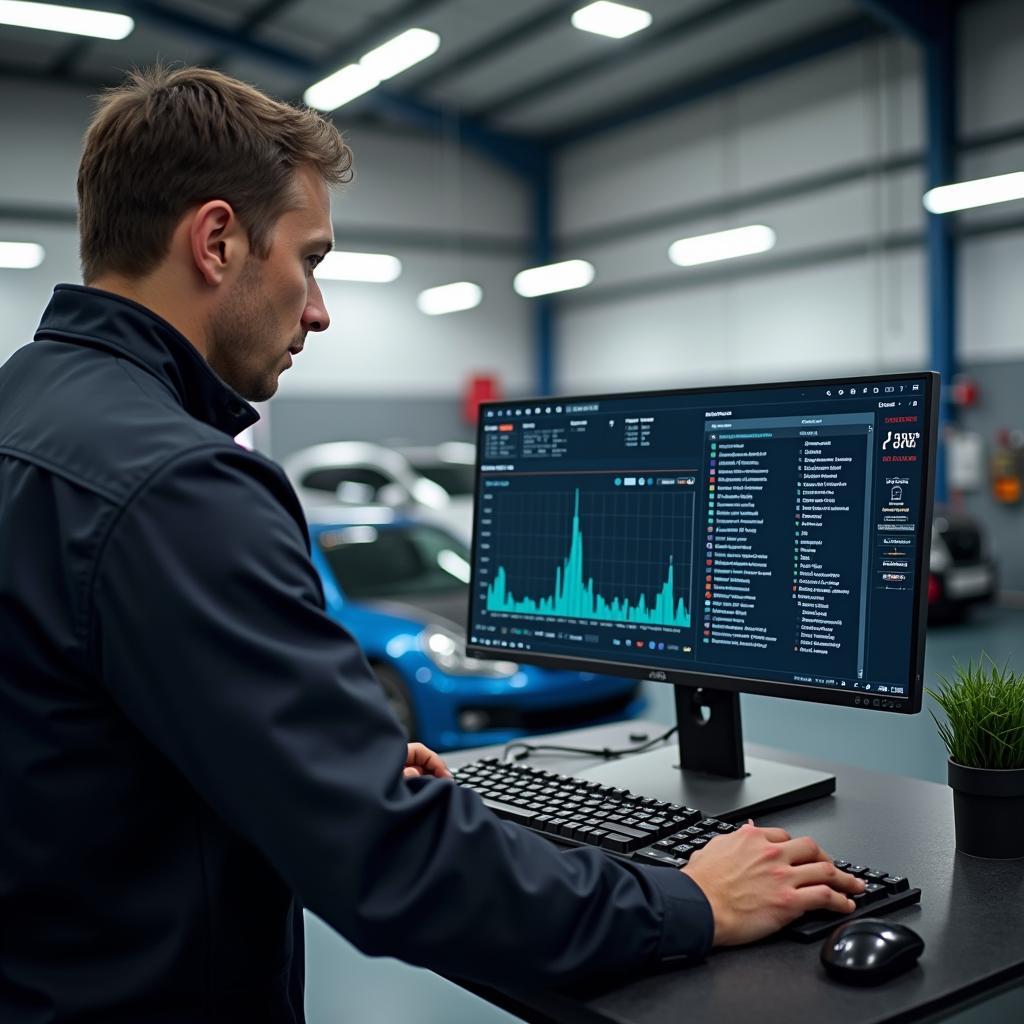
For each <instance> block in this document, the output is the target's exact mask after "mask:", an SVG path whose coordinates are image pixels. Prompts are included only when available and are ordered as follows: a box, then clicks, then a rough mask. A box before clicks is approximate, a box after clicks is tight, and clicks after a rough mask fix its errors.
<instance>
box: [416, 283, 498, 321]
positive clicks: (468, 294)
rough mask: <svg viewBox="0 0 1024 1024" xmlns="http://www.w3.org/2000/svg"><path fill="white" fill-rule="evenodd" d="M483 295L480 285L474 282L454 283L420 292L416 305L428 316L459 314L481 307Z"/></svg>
mask: <svg viewBox="0 0 1024 1024" xmlns="http://www.w3.org/2000/svg"><path fill="white" fill-rule="evenodd" d="M483 294H484V293H483V289H482V288H481V287H480V285H478V284H473V282H472V281H453V282H452V283H451V284H440V285H438V286H437V287H436V288H427V289H425V290H424V291H422V292H420V294H419V297H418V298H417V299H416V305H417V306H419V309H420V312H421V313H426V314H427V316H440V315H441V314H442V313H458V312H461V311H462V310H464V309H473V308H474V307H475V306H479V305H480V300H481V298H483Z"/></svg>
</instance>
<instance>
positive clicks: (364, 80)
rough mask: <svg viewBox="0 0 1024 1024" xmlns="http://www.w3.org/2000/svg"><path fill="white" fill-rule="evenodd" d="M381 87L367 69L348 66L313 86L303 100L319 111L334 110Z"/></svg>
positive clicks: (306, 92) (352, 65) (356, 65)
mask: <svg viewBox="0 0 1024 1024" xmlns="http://www.w3.org/2000/svg"><path fill="white" fill-rule="evenodd" d="M378 85H380V79H379V78H378V77H377V76H376V75H372V74H370V72H369V71H367V70H366V68H364V67H361V66H360V65H358V64H346V65H345V67H343V68H341V69H340V70H339V71H335V72H334V74H333V75H328V76H327V77H326V78H324V79H323V80H321V81H319V82H317V83H316V84H315V85H311V86H310V87H309V88H308V89H307V90H306V91H305V92H304V93H303V94H302V98H303V100H305V102H306V103H308V104H309V106H311V107H316V109H317V110H334V109H335V107H340V106H341V105H342V104H343V103H348V102H349V100H354V99H355V98H356V97H357V96H362V95H363V93H364V92H369V91H370V90H371V89H376V88H377V86H378Z"/></svg>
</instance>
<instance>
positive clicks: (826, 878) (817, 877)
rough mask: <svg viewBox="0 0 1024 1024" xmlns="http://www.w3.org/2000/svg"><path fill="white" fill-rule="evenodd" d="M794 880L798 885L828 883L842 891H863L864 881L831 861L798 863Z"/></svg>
mask: <svg viewBox="0 0 1024 1024" xmlns="http://www.w3.org/2000/svg"><path fill="white" fill-rule="evenodd" d="M793 881H794V882H795V884H796V885H798V886H811V885H822V884H824V885H828V886H831V887H832V888H833V889H838V890H840V891H841V892H844V893H846V892H849V893H853V892H863V891H864V882H863V880H862V879H860V878H857V877H856V876H855V875H848V874H847V873H846V872H845V871H840V870H839V869H838V868H837V867H836V866H835V865H834V864H833V863H832V862H831V861H822V860H819V861H814V862H813V863H811V864H797V865H796V866H795V867H794V868H793Z"/></svg>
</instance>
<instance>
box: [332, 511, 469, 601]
mask: <svg viewBox="0 0 1024 1024" xmlns="http://www.w3.org/2000/svg"><path fill="white" fill-rule="evenodd" d="M317 542H318V543H319V545H320V550H321V551H322V552H323V553H324V556H325V557H326V559H327V562H328V564H329V565H330V567H331V572H332V573H333V574H334V578H335V579H336V580H337V581H338V586H339V587H341V589H342V590H343V591H344V593H345V594H346V596H348V597H351V598H356V599H359V598H382V597H406V596H410V595H416V594H443V593H457V592H459V591H462V590H465V588H466V584H467V583H469V552H468V551H467V550H466V548H465V547H464V546H463V545H462V544H460V543H459V542H458V541H457V540H456V539H455V538H454V537H451V536H449V535H448V534H447V533H445V532H444V531H443V530H438V529H436V528H435V527H433V526H427V525H424V524H421V523H416V524H412V525H407V526H388V527H376V526H342V527H338V528H337V529H333V530H324V531H322V532H321V533H320V534H319V536H318V538H317Z"/></svg>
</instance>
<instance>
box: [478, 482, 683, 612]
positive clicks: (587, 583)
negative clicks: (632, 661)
mask: <svg viewBox="0 0 1024 1024" xmlns="http://www.w3.org/2000/svg"><path fill="white" fill-rule="evenodd" d="M583 546H584V538H583V530H582V529H581V527H580V492H579V491H578V490H577V491H576V503H575V506H574V509H573V516H572V535H571V540H570V543H569V554H568V555H567V556H566V558H565V560H564V561H563V563H562V564H561V565H560V566H558V567H557V568H556V569H555V578H554V593H552V594H551V595H550V596H547V597H540V598H536V599H535V598H532V597H521V598H519V599H517V598H516V597H515V595H514V594H512V592H511V591H510V590H509V587H508V576H507V575H506V573H505V567H504V566H499V567H498V571H497V572H496V573H495V576H494V581H493V582H492V583H491V584H490V585H489V586H488V587H487V610H488V611H491V612H512V613H519V614H527V615H564V616H567V617H571V618H576V619H598V620H603V621H606V622H635V623H641V624H643V625H648V626H677V627H679V628H683V629H686V628H689V625H690V612H689V609H687V607H686V603H685V602H684V600H683V598H679V599H678V600H676V599H675V596H674V595H675V583H676V576H675V574H676V567H675V560H674V559H673V557H672V556H671V555H670V556H669V559H668V566H667V567H666V570H665V577H664V582H663V583H662V585H661V588H660V589H659V590H658V593H657V594H656V596H655V597H654V600H653V602H652V603H650V604H648V601H647V596H646V595H645V594H641V595H640V597H639V598H638V599H637V601H636V602H635V603H634V604H630V603H629V602H628V601H626V600H620V599H619V598H617V597H615V598H612V599H611V600H610V601H609V600H607V599H606V598H604V597H602V595H601V594H598V593H595V591H594V581H593V579H584V574H583Z"/></svg>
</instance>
